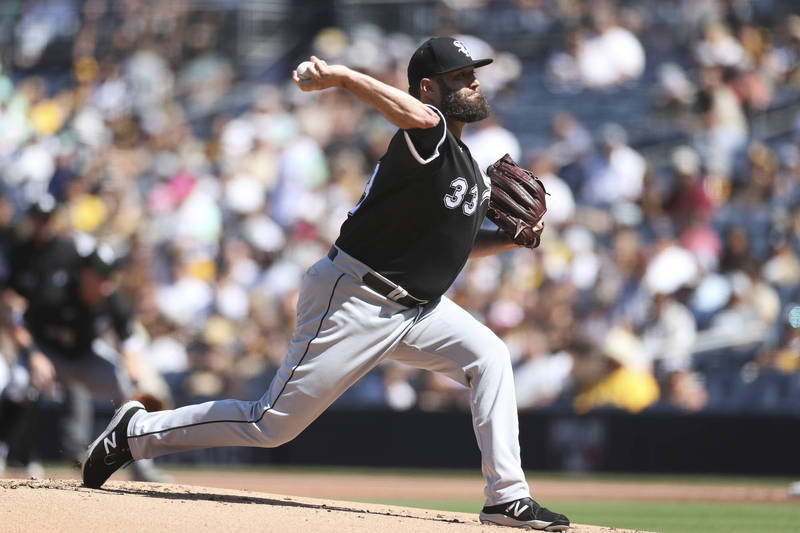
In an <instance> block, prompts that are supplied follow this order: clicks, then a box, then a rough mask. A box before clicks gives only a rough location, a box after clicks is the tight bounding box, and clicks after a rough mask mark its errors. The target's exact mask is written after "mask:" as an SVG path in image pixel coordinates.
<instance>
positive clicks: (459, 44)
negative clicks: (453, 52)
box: [453, 41, 472, 59]
mask: <svg viewBox="0 0 800 533" xmlns="http://www.w3.org/2000/svg"><path fill="white" fill-rule="evenodd" d="M453 46H455V47H456V48H458V51H459V52H461V53H462V54H464V55H465V56H467V57H468V58H470V59H472V56H471V55H469V52H467V47H466V46H464V43H462V42H461V41H453Z"/></svg>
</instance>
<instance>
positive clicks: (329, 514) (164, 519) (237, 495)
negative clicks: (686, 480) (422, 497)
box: [0, 479, 632, 533]
mask: <svg viewBox="0 0 800 533" xmlns="http://www.w3.org/2000/svg"><path fill="white" fill-rule="evenodd" d="M0 522H2V523H3V528H2V529H3V531H11V532H33V531H37V532H38V531H60V532H63V533H71V532H75V533H78V532H80V533H89V532H101V531H102V532H106V531H132V532H133V531H137V532H138V531H152V532H161V531H163V532H170V533H172V532H175V531H215V532H216V531H219V532H224V531H230V532H236V533H245V532H250V531H252V532H258V533H264V532H269V533H303V532H307V531H313V532H330V533H334V532H335V533H344V532H358V533H374V532H383V531H387V532H393V533H404V532H409V533H410V532H421V531H423V532H429V531H430V532H438V531H445V532H454V533H455V532H458V533H470V532H478V531H482V532H484V533H500V532H501V531H509V532H510V531H519V530H517V529H511V528H503V527H500V526H489V525H482V524H481V523H480V522H478V515H477V513H476V514H468V513H453V512H446V511H431V510H425V509H413V508H408V507H396V506H391V505H381V504H372V503H353V502H344V501H336V500H321V499H314V498H298V497H295V496H281V495H278V494H266V493H262V492H249V491H243V490H229V489H218V488H205V487H195V486H187V485H169V484H160V483H133V482H121V481H110V482H108V483H106V484H105V485H104V486H103V488H102V489H98V490H94V489H87V488H84V487H82V486H81V485H80V482H79V481H77V480H71V479H68V480H61V479H59V480H49V479H46V480H18V479H4V480H0ZM570 532H571V533H601V532H602V533H611V532H614V533H625V532H628V533H632V532H630V530H622V529H614V528H607V527H599V526H585V525H574V526H573V527H572V528H571V529H570Z"/></svg>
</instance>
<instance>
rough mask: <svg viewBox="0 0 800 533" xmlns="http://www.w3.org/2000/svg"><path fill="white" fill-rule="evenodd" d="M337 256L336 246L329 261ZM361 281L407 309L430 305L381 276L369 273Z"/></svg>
mask: <svg viewBox="0 0 800 533" xmlns="http://www.w3.org/2000/svg"><path fill="white" fill-rule="evenodd" d="M337 255H339V249H338V248H336V247H335V246H331V249H330V250H328V259H330V260H331V261H333V260H334V259H336V256H337ZM361 281H363V282H364V285H366V286H367V287H369V288H370V289H372V290H373V291H375V292H377V293H378V294H380V295H381V296H385V297H386V298H389V299H390V300H394V301H395V302H397V303H399V304H400V305H404V306H406V307H417V306H419V305H425V304H427V303H428V301H427V300H420V299H419V298H414V297H413V296H411V295H410V294H408V293H407V292H406V291H405V289H403V288H402V287H400V286H399V285H396V284H394V283H392V282H391V281H388V280H385V279H382V278H380V277H379V276H376V275H375V274H373V273H372V272H367V273H366V274H364V275H363V276H362V277H361ZM403 293H405V294H403Z"/></svg>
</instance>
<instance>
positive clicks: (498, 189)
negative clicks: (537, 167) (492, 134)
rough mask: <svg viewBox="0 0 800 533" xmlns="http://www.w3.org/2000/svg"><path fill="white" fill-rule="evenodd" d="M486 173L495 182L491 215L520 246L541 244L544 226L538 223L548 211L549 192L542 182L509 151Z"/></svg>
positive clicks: (527, 246) (490, 218)
mask: <svg viewBox="0 0 800 533" xmlns="http://www.w3.org/2000/svg"><path fill="white" fill-rule="evenodd" d="M486 175H487V176H489V179H490V180H491V181H492V196H491V198H490V199H489V211H488V212H487V213H486V216H487V218H489V220H491V221H492V222H494V223H495V224H497V227H499V228H500V229H502V230H503V231H504V232H505V233H506V234H507V235H508V236H509V237H511V239H512V240H513V241H514V242H515V243H516V244H517V245H519V246H524V247H526V248H536V247H537V246H539V243H540V241H541V234H542V230H543V229H544V227H543V226H539V227H537V224H539V221H540V220H541V219H542V217H543V216H544V214H545V212H547V202H546V201H545V196H546V195H547V191H546V190H545V188H544V184H542V181H541V180H540V179H539V178H537V177H536V176H534V175H533V174H532V173H531V172H530V171H529V170H525V169H524V168H522V167H520V166H519V165H517V164H516V163H515V162H514V160H513V159H511V156H509V155H508V154H506V155H504V156H503V157H501V158H500V159H498V160H497V161H496V162H495V163H492V164H491V165H489V168H487V169H486Z"/></svg>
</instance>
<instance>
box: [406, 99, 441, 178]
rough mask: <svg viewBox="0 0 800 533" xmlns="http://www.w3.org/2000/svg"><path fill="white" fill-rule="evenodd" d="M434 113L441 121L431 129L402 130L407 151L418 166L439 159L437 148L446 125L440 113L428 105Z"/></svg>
mask: <svg viewBox="0 0 800 533" xmlns="http://www.w3.org/2000/svg"><path fill="white" fill-rule="evenodd" d="M428 107H430V108H431V109H433V110H434V111H436V113H437V114H438V115H439V117H440V118H441V120H439V123H438V124H437V125H435V126H434V127H432V128H427V129H420V128H417V129H411V130H404V131H403V136H404V137H405V139H406V145H407V146H408V150H409V152H410V153H411V155H412V156H413V157H414V159H415V160H416V161H417V162H418V163H419V164H420V165H427V164H428V163H430V162H431V161H433V160H434V159H436V158H437V157H439V147H440V146H441V145H442V143H443V142H444V140H445V136H446V135H447V123H446V122H445V119H444V115H442V112H441V111H439V110H438V109H436V108H435V107H434V106H432V105H428Z"/></svg>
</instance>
